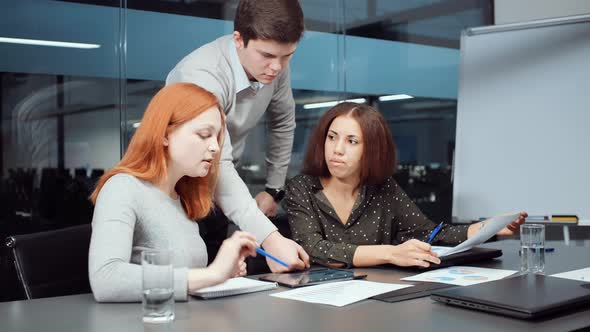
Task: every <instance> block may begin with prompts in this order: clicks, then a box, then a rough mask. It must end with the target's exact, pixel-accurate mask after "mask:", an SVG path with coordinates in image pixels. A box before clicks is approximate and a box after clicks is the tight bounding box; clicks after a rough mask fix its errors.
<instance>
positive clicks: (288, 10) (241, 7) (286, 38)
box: [234, 0, 305, 46]
mask: <svg viewBox="0 0 590 332" xmlns="http://www.w3.org/2000/svg"><path fill="white" fill-rule="evenodd" d="M304 30H305V26H304V22H303V10H301V6H300V5H299V1H297V0H241V1H240V3H239V4H238V9H237V10H236V17H235V19H234V31H238V32H239V33H240V35H241V36H242V39H243V40H244V46H248V42H249V41H250V40H251V39H262V40H272V41H276V42H278V43H282V44H287V43H297V42H299V40H300V39H301V37H302V36H303V31H304Z"/></svg>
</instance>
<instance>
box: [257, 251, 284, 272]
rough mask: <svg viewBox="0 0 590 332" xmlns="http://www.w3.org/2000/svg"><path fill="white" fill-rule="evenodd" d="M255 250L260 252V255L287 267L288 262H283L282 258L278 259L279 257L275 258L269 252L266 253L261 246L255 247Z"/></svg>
mask: <svg viewBox="0 0 590 332" xmlns="http://www.w3.org/2000/svg"><path fill="white" fill-rule="evenodd" d="M256 252H257V253H259V254H261V255H262V256H264V257H268V258H270V259H272V260H273V261H275V262H277V263H279V264H281V265H282V266H284V267H287V268H288V267H289V264H287V263H285V262H283V261H282V260H280V259H278V258H276V257H275V256H273V255H271V254H269V253H267V252H266V251H264V250H263V249H262V248H260V247H256Z"/></svg>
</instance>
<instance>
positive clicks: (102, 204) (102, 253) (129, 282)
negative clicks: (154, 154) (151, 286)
mask: <svg viewBox="0 0 590 332" xmlns="http://www.w3.org/2000/svg"><path fill="white" fill-rule="evenodd" d="M147 248H149V249H167V248H168V249H172V251H173V254H174V265H175V268H174V297H175V299H176V300H177V301H186V300H187V298H188V293H187V276H188V270H189V268H199V267H205V266H206V265H207V248H206V247H205V243H204V242H203V239H202V238H201V237H200V235H199V226H198V224H197V223H196V222H194V221H191V220H189V219H188V218H187V216H186V214H185V212H184V210H183V208H182V205H181V203H180V200H174V199H172V198H170V197H169V196H168V195H166V194H165V193H164V192H162V191H161V190H159V189H158V188H157V187H155V186H154V185H152V184H151V183H149V182H147V181H141V180H139V179H137V178H135V177H133V176H131V175H127V174H117V175H115V176H113V177H111V178H110V179H109V180H108V181H107V182H106V183H105V185H104V186H103V188H102V189H101V191H100V194H99V195H98V199H97V201H96V207H95V209H94V216H93V218H92V238H91V241H90V252H89V255H88V274H89V277H90V285H91V286H92V292H93V293H94V297H95V299H96V300H97V301H99V302H136V301H141V296H142V293H141V284H142V277H141V274H142V270H141V251H142V250H144V249H147Z"/></svg>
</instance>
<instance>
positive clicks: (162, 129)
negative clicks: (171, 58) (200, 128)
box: [90, 83, 225, 220]
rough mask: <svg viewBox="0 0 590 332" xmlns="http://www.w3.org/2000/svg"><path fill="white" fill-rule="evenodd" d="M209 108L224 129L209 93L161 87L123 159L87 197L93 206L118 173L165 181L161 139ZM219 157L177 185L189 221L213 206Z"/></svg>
mask: <svg viewBox="0 0 590 332" xmlns="http://www.w3.org/2000/svg"><path fill="white" fill-rule="evenodd" d="M211 107H217V108H218V109H219V112H220V113H221V125H222V126H221V128H225V127H224V118H225V117H224V114H223V112H222V111H221V107H220V106H219V102H218V101H217V98H216V97H215V95H213V94H212V93H211V92H209V91H207V90H205V89H203V88H201V87H199V86H196V85H194V84H191V83H176V84H172V85H168V86H165V87H164V88H162V89H161V90H160V91H159V92H158V93H157V94H156V95H155V96H154V98H152V100H151V101H150V104H149V105H148V107H147V109H146V111H145V113H144V115H143V118H142V119H141V125H140V126H139V128H138V129H137V131H136V132H135V134H134V135H133V138H132V139H131V142H130V143H129V147H128V148H127V151H126V152H125V155H124V156H123V159H121V161H120V162H119V163H118V164H117V165H115V167H113V168H111V169H110V170H109V171H108V172H106V173H105V174H104V175H103V176H102V177H101V178H100V180H99V181H98V184H97V185H96V189H95V190H94V192H93V193H92V195H90V199H91V200H92V203H94V204H96V199H97V197H98V194H99V193H100V190H101V189H102V187H103V186H104V184H105V183H106V182H107V180H108V179H110V178H111V177H112V176H113V175H116V174H119V173H125V174H130V175H133V176H134V177H136V178H138V179H141V180H145V181H149V182H151V183H154V184H155V183H157V182H159V181H160V180H162V179H164V178H165V177H166V176H167V160H168V150H167V149H166V147H165V146H164V144H163V142H164V138H165V137H166V136H167V135H168V134H169V133H171V132H173V131H174V130H175V129H176V128H178V127H179V126H180V125H182V124H183V123H185V122H187V121H190V120H192V119H194V118H195V117H197V116H198V115H199V114H201V113H203V112H205V111H206V110H208V109H210V108H211ZM222 133H223V130H221V131H220V132H219V134H218V135H217V142H218V143H219V146H222V145H223V144H222V140H223V136H222ZM220 156H221V151H220V152H219V153H217V156H216V157H215V160H214V161H213V165H212V167H211V169H210V170H209V173H208V174H207V176H205V177H194V178H193V177H188V176H184V177H182V178H181V179H180V180H179V181H178V182H177V183H176V191H177V192H178V195H179V196H180V200H181V202H182V206H183V208H184V211H185V212H186V214H187V216H188V217H189V218H190V219H192V220H195V219H201V218H204V217H205V216H206V215H207V214H208V213H209V211H210V210H211V209H212V207H213V194H214V192H215V185H216V184H217V175H218V173H219V159H220Z"/></svg>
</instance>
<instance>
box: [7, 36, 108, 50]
mask: <svg viewBox="0 0 590 332" xmlns="http://www.w3.org/2000/svg"><path fill="white" fill-rule="evenodd" d="M0 43H11V44H24V45H38V46H53V47H70V48H82V49H91V48H99V47H100V45H98V44H85V43H70V42H62V41H53V40H40V39H23V38H7V37H0Z"/></svg>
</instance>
